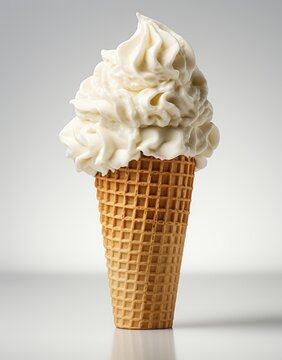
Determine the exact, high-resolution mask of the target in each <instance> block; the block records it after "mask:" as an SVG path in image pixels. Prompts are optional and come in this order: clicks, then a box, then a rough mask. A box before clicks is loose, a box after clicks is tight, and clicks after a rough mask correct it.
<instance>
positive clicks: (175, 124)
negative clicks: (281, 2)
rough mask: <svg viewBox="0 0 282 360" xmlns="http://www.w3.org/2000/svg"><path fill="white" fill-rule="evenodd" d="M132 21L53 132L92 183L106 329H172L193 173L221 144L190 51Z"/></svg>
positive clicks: (170, 35)
mask: <svg viewBox="0 0 282 360" xmlns="http://www.w3.org/2000/svg"><path fill="white" fill-rule="evenodd" d="M137 16H138V27H137V30H136V32H135V33H134V34H133V36H132V37H131V38H130V39H129V40H127V41H125V42H123V43H122V44H121V45H119V46H118V47H117V49H116V50H107V51H102V57H103V61H102V62H100V63H99V64H98V65H97V66H96V68H95V70H94V74H93V76H91V77H89V78H87V79H86V80H84V81H83V82H82V84H81V86H80V89H79V91H78V93H77V95H76V97H75V99H74V100H72V104H73V105H74V107H75V112H76V116H75V117H74V119H73V120H72V121H71V122H70V123H69V124H67V125H66V126H65V128H64V129H63V130H62V132H61V134H60V139H61V141H62V142H63V143H64V144H65V145H66V146H67V148H68V150H67V154H68V156H69V157H70V158H72V159H73V160H74V162H75V166H76V169H77V170H78V171H85V172H87V173H88V174H90V175H92V176H95V186H96V190H97V199H98V202H99V212H100V222H101V225H102V226H101V227H102V235H103V244H104V248H105V255H106V260H107V270H108V279H109V288H110V293H111V300H112V307H113V315H114V323H115V325H116V327H118V328H122V329H167V328H171V327H172V326H173V318H174V309H175V304H176V296H177V289H178V282H179V276H180V269H181V262H182V256H183V249H184V243H185V236H186V228H187V224H188V217H189V213H190V204H191V197H192V189H193V186H194V175H195V170H196V169H200V168H203V167H204V166H205V165H206V163H207V160H206V159H207V158H208V157H209V156H211V155H212V153H213V151H214V149H215V148H216V147H217V145H218V142H219V131H218V129H217V127H216V126H215V125H214V124H213V123H212V122H211V119H212V107H211V105H210V103H209V102H208V100H207V83H206V80H205V78H204V76H203V74H202V73H201V72H200V70H199V69H198V67H197V66H196V64H195V57H194V53H193V50H192V49H191V47H190V46H189V45H188V44H187V43H186V41H185V40H183V39H182V37H180V36H179V35H177V34H176V33H175V32H173V31H172V30H170V29H168V28H167V27H166V26H165V25H163V24H161V23H159V22H157V21H155V20H152V19H149V18H147V17H145V16H141V15H137Z"/></svg>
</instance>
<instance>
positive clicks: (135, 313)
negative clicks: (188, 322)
mask: <svg viewBox="0 0 282 360" xmlns="http://www.w3.org/2000/svg"><path fill="white" fill-rule="evenodd" d="M194 171H195V159H194V158H188V157H185V156H178V157H176V158H174V159H172V160H160V159H156V158H154V157H147V156H145V155H141V157H140V159H139V160H137V161H135V160H133V161H131V162H130V163H129V164H128V166H127V167H123V168H120V169H119V170H116V171H115V172H108V174H107V175H105V176H102V175H101V174H100V173H98V174H97V175H96V179H95V185H96V188H97V198H98V201H99V210H100V220H101V224H102V233H103V238H104V247H105V251H106V259H107V268H108V277H109V286H110V291H111V297H112V306H113V313H114V321H115V325H116V326H117V327H118V328H126V329H161V328H171V327H172V324H173V316H174V308H175V302H176V295H177V288H178V280H179V274H180V267H181V260H182V254H183V247H184V241H185V234H186V227H187V222H188V215H189V209H190V202H191V194H192V187H193V180H194Z"/></svg>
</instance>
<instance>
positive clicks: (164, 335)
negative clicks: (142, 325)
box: [111, 329, 176, 360]
mask: <svg viewBox="0 0 282 360" xmlns="http://www.w3.org/2000/svg"><path fill="white" fill-rule="evenodd" d="M111 359H112V360H132V359H134V360H158V359H161V360H176V355H175V346H174V335H173V330H171V329H170V330H122V329H115V331H114V334H113V344H112V358H111Z"/></svg>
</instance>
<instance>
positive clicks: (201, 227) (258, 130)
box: [0, 0, 282, 272]
mask: <svg viewBox="0 0 282 360" xmlns="http://www.w3.org/2000/svg"><path fill="white" fill-rule="evenodd" d="M136 11H139V12H141V13H143V14H144V15H147V16H150V17H153V18H156V19H157V20H159V21H162V22H164V23H165V24H167V25H168V26H169V27H171V28H172V29H174V30H175V31H176V32H178V33H179V34H181V35H182V36H183V37H184V38H185V39H187V40H188V41H189V42H190V43H191V45H192V46H193V48H194V50H195V53H196V57H197V62H198V64H199V67H200V69H201V70H202V71H203V72H204V74H205V75H206V78H207V80H208V84H209V94H210V96H209V99H210V100H211V102H212V104H213V107H214V122H215V123H216V124H217V125H218V126H219V128H220V131H221V143H220V146H219V148H218V150H217V151H216V152H215V154H214V157H213V158H212V159H211V160H210V161H209V165H208V167H207V168H206V169H205V170H203V171H200V172H199V173H198V174H197V176H196V180H195V190H194V194H193V200H192V206H191V217H190V224H189V233H188V242H187V246H186V248H185V256H184V259H185V261H183V271H222V272H224V271H282V242H281V238H282V227H281V213H282V187H281V183H282V171H281V153H282V142H281V132H282V122H281V96H282V71H281V64H282V41H281V34H282V21H281V14H282V1H281V0H264V1H261V0H248V1H245V0H236V1H231V0H212V1H211V0H189V1H188V0H173V1H164V0H154V1H151V0H142V1H137V0H119V1H117V0H112V1H109V0H103V1H100V0H80V1H76V0H58V1H55V0H40V1H34V0H17V1H16V0H1V1H0V37H1V39H0V41H1V67H0V73H1V74H0V76H1V82H0V88H1V89H0V91H1V95H0V98H1V118H0V124H1V131H0V137H1V140H0V148H1V170H2V173H1V178H0V181H1V186H0V192H2V194H0V196H1V203H0V207H1V206H3V215H2V216H1V219H3V218H4V217H5V221H4V223H3V224H2V227H1V235H2V238H1V240H0V271H1V270H3V271H31V272H32V271H34V272H36V271H46V272H48V271H51V272H52V271H59V272H60V271H70V272H77V271H78V272H81V271H82V272H83V271H85V272H92V271H102V269H104V266H105V265H104V264H105V261H104V252H103V249H102V239H101V235H100V234H101V231H100V225H99V220H98V212H97V203H96V201H95V193H94V189H93V181H92V179H91V178H90V177H87V176H86V175H85V176H84V175H82V174H77V173H76V172H75V170H74V166H73V163H72V162H71V161H70V160H66V159H65V157H64V153H65V149H64V147H63V146H62V145H61V144H60V143H59V140H58V133H59V131H60V130H61V129H62V127H63V126H64V125H65V124H66V123H67V122H68V121H69V120H70V119H71V118H72V116H73V114H74V112H73V108H72V106H70V105H69V100H70V99H72V98H73V97H74V95H75V93H76V91H77V89H78V86H79V84H80V82H81V81H82V80H83V79H84V78H86V77H87V76H89V75H91V74H92V71H93V69H94V66H95V65H96V64H97V63H98V62H99V61H100V60H101V56H100V50H101V49H102V48H106V49H111V48H115V47H116V46H117V45H118V44H119V43H120V42H121V41H123V40H125V39H127V38H129V36H130V35H131V34H132V33H133V32H134V31H135V28H136V25H137V20H136V17H135V12H136Z"/></svg>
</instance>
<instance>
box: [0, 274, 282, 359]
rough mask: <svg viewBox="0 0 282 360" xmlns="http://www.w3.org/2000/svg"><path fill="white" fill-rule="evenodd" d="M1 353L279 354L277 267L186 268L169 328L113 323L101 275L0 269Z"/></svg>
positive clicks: (281, 288)
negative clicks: (268, 271)
mask: <svg viewBox="0 0 282 360" xmlns="http://www.w3.org/2000/svg"><path fill="white" fill-rule="evenodd" d="M0 319H1V321H0V358H1V360H33V359H34V360H38V359H40V360H45V359H46V360H47V359H48V360H64V359H68V360H85V359H91V360H93V359H97V360H104V359H109V360H132V359H134V360H158V359H160V360H187V359H193V360H194V359H209V360H211V359H218V360H220V359H224V360H228V359H234V360H238V359H240V360H244V359H246V360H252V359H254V360H260V359H262V360H266V359H267V360H268V359H269V360H281V358H282V275H255V276H254V275H188V276H187V275H186V276H183V277H182V278H181V283H180V290H179V296H178V303H177V309H176V316H175V326H174V330H160V331H128V330H115V329H114V327H113V323H112V316H111V306H110V302H109V294H108V289H107V280H106V276H105V275H99V276H98V275H96V276H91V275H85V276H78V275H41V276H40V275H21V276H19V275H8V274H7V275H2V276H1V278H0Z"/></svg>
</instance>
